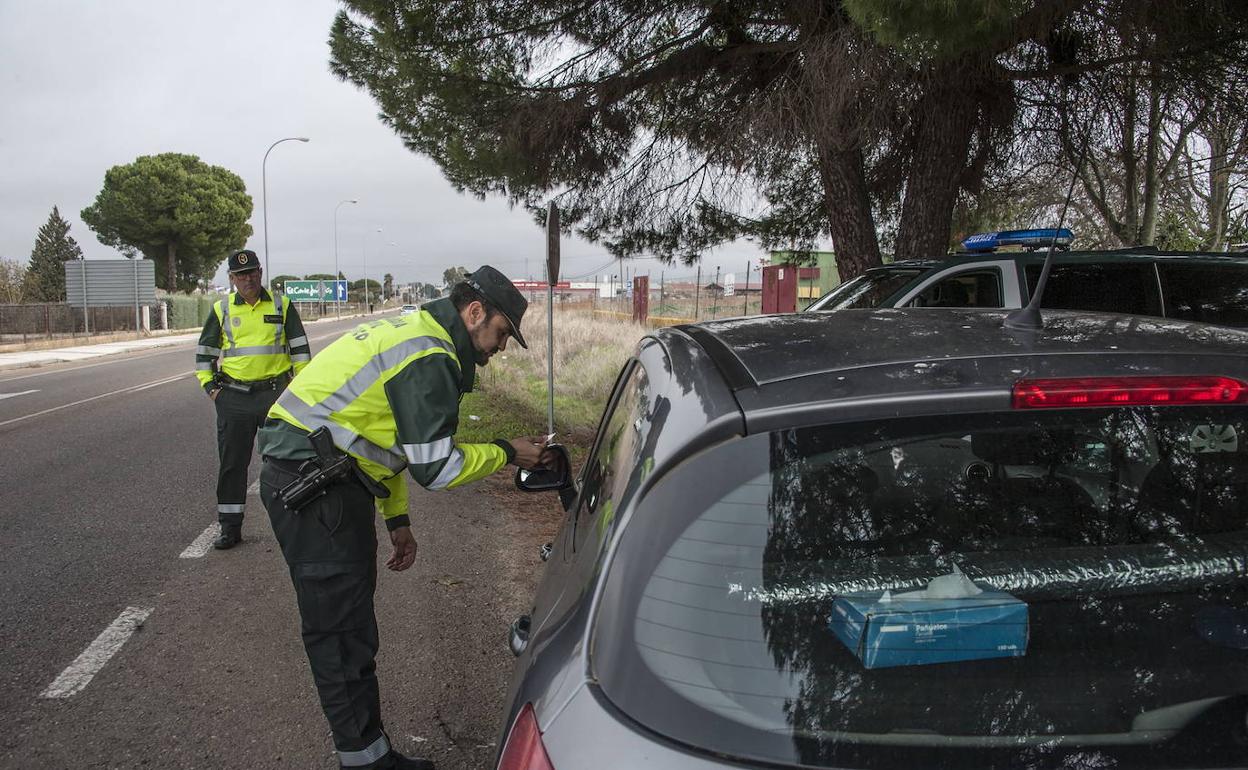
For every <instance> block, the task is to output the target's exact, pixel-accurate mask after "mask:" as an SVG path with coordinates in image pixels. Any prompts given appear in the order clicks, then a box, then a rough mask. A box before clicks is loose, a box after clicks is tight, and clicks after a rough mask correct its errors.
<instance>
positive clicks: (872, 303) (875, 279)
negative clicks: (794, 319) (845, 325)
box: [810, 268, 923, 310]
mask: <svg viewBox="0 0 1248 770" xmlns="http://www.w3.org/2000/svg"><path fill="white" fill-rule="evenodd" d="M921 273H923V268H914V269H903V268H897V269H892V268H890V269H887V270H871V271H869V272H867V273H864V274H863V275H860V276H858V277H857V278H855V279H853V280H851V281H848V282H846V283H845V284H844V285H843V286H840V287H838V288H837V289H835V290H834V291H832V292H831V293H830V294H828V295H827V296H826V297H824V298H823V299H821V300H819V301H818V302H816V303H815V304H813V305H811V307H810V309H811V310H847V309H850V308H869V307H879V306H880V305H881V304H882V303H883V302H884V300H886V299H888V298H889V297H891V296H892V295H893V294H895V293H897V291H898V290H899V289H901V287H903V286H905V285H906V284H907V283H909V282H910V281H912V280H913V279H914V278H915V277H916V276H918V275H920V274H921Z"/></svg>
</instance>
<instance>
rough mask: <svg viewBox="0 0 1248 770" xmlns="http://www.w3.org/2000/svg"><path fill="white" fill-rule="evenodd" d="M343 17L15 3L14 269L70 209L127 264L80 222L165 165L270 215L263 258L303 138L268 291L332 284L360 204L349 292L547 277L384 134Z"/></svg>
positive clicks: (97, 250)
mask: <svg viewBox="0 0 1248 770" xmlns="http://www.w3.org/2000/svg"><path fill="white" fill-rule="evenodd" d="M336 10H337V4H336V3H335V2H332V1H331V0H250V1H242V0H216V1H215V2H203V3H176V2H168V1H167V0H166V1H165V2H157V1H156V0H109V1H108V2H95V1H93V0H79V1H78V2H67V1H66V0H38V1H37V2H34V1H32V2H24V1H23V0H0V174H2V175H3V181H2V182H0V256H2V257H5V258H8V259H15V260H17V261H19V262H22V263H25V262H26V261H27V260H28V259H29V257H30V251H31V248H32V247H33V245H34V241H35V234H36V232H37V231H38V229H39V227H40V226H41V225H43V224H44V222H46V221H47V218H48V214H49V212H50V211H51V209H52V206H53V205H56V206H59V207H60V211H61V214H62V216H64V217H65V218H66V219H67V220H69V222H70V224H71V229H70V235H72V236H73V237H74V238H75V239H76V240H77V241H78V244H79V245H80V246H81V247H82V250H83V252H84V253H85V254H86V256H87V258H88V259H117V258H120V255H119V254H118V253H117V252H116V251H114V250H113V249H111V248H108V247H106V246H104V245H102V244H101V243H99V242H98V241H97V240H96V239H95V234H94V233H93V232H92V231H91V230H90V229H89V228H88V227H87V226H86V225H85V224H83V222H82V220H81V219H80V218H79V216H78V213H79V212H80V211H81V210H82V209H83V208H85V207H87V206H89V205H90V204H91V203H92V202H93V201H94V200H95V196H96V195H97V194H98V193H99V190H100V187H101V185H102V184H103V181H104V172H105V171H106V170H107V169H108V168H110V167H112V166H115V165H122V164H126V163H130V162H132V161H134V159H135V158H137V157H139V156H141V155H154V154H158V153H163V152H181V153H188V154H193V155H198V156H199V157H200V158H201V159H202V160H203V161H205V162H206V163H209V164H212V165H217V166H224V167H225V168H228V169H230V170H231V171H233V172H234V173H236V174H238V175H239V176H241V177H242V178H243V180H244V181H245V182H246V184H247V189H248V192H250V193H251V195H252V198H253V199H254V201H255V212H254V216H253V217H252V220H251V223H252V226H253V228H254V229H255V233H254V234H253V235H252V237H251V240H250V241H249V242H248V246H249V247H250V248H252V249H255V250H256V251H257V253H260V254H261V256H263V247H264V228H263V224H262V220H261V212H262V207H261V161H262V159H263V157H264V153H265V150H266V149H267V148H268V147H269V145H270V144H272V143H273V142H274V141H277V140H278V139H282V138H284V137H291V136H306V137H309V138H310V139H311V141H310V142H309V143H307V144H304V143H300V142H285V143H283V144H281V145H279V146H277V147H276V148H274V149H273V151H272V153H271V154H270V155H269V160H268V225H269V239H268V240H269V257H268V258H269V266H270V268H269V273H270V274H271V275H278V274H283V273H290V274H297V275H304V274H307V273H313V272H333V266H334V209H335V206H336V205H337V204H338V203H339V201H342V200H344V199H348V198H358V199H359V203H358V204H356V205H351V204H346V205H344V206H342V207H341V209H339V214H338V236H339V240H338V258H339V264H340V267H341V269H342V271H343V272H344V273H346V274H347V275H348V277H351V278H358V277H359V276H360V275H361V272H362V270H361V261H362V258H364V257H366V258H367V262H368V272H369V275H370V276H371V277H373V278H375V279H379V278H380V277H381V274H382V273H385V272H389V273H392V274H394V276H395V277H396V279H397V280H399V281H401V282H403V281H411V280H422V281H439V280H440V279H441V275H442V271H443V270H444V269H445V268H446V267H449V266H451V265H464V266H466V267H468V268H469V269H472V268H475V267H476V266H477V265H479V264H483V263H489V264H493V265H495V266H496V267H498V268H499V269H500V270H503V271H504V272H505V273H507V274H509V275H511V276H512V277H523V276H524V275H525V274H526V273H528V274H531V275H533V276H534V277H539V278H540V276H541V273H542V269H543V268H542V264H543V259H544V236H543V233H542V231H541V229H540V228H538V227H537V226H536V225H535V224H534V223H533V222H532V221H531V220H530V218H529V216H528V214H527V213H526V212H524V211H522V210H520V209H511V208H509V207H508V205H507V203H506V201H504V200H501V199H489V200H485V201H480V200H477V199H476V198H474V197H472V196H468V195H461V194H459V193H457V192H456V191H455V190H454V189H453V188H452V187H451V186H450V185H449V184H448V183H447V182H446V181H445V179H444V178H443V177H442V174H441V172H440V171H439V170H438V168H437V166H435V165H434V164H433V163H432V162H431V161H429V160H428V159H426V158H424V157H421V156H418V155H415V154H413V153H411V152H410V151H408V150H406V149H405V148H404V147H403V146H402V143H401V142H400V141H399V138H398V137H397V136H396V135H395V134H394V133H393V132H392V131H390V129H388V128H386V127H385V126H383V125H382V124H381V122H380V121H379V120H378V119H377V115H376V112H377V110H376V106H375V105H374V103H373V101H372V99H371V97H369V96H368V95H367V94H365V93H364V92H362V91H359V90H357V89H356V88H355V87H354V86H352V85H350V84H347V83H343V82H341V81H339V80H338V79H337V78H335V77H334V76H333V75H331V74H330V72H329V64H328V62H329V47H328V44H327V40H328V37H329V28H330V24H331V22H332V20H333V17H334V13H335V12H336ZM378 228H381V232H380V233H378V232H377V229H378ZM392 244H393V245H392ZM562 251H563V270H562V274H563V276H565V277H570V276H577V275H580V274H586V273H589V274H591V278H590V280H592V273H593V272H594V271H595V270H599V272H600V273H601V275H602V276H603V280H606V275H607V274H608V273H610V272H613V269H612V267H611V266H610V256H609V255H608V254H607V253H606V251H605V250H604V249H603V248H602V247H601V246H599V245H596V244H592V243H587V242H584V241H580V240H578V239H574V238H565V239H564V241H563V248H562ZM760 254H761V252H760V250H759V249H758V248H757V247H756V246H755V245H754V244H751V243H748V242H741V243H738V244H733V245H730V246H727V247H724V248H723V249H720V250H719V251H718V252H716V253H715V254H713V255H708V256H707V257H706V258H705V259H704V262H703V264H704V265H705V266H706V267H707V268H708V269H709V270H714V269H715V266H716V265H717V264H722V265H723V266H724V267H723V269H724V272H730V271H731V272H736V273H737V274H740V273H742V272H743V269H744V266H745V263H746V261H747V260H751V259H752V260H755V262H754V264H755V265H757V259H758V257H759V256H760ZM223 256H224V255H223ZM634 266H635V267H636V268H637V269H638V270H639V272H641V273H645V272H646V270H647V269H649V270H651V271H652V273H653V274H654V275H656V276H657V274H658V272H659V269H660V265H659V263H658V262H657V261H655V260H653V259H648V260H640V261H637V262H635V263H634ZM668 271H669V272H668V275H669V277H670V276H671V275H672V272H671V271H672V269H671V268H668ZM675 272H676V273H677V274H678V275H684V274H685V273H688V274H690V275H692V272H693V271H692V269H690V268H677V269H676V271H675ZM223 276H224V269H222V270H221V271H219V272H218V280H219V282H220V283H224V279H223Z"/></svg>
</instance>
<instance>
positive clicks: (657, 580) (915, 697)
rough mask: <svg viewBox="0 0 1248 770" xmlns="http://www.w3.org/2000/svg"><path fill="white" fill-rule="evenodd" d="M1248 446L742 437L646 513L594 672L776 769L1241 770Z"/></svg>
mask: <svg viewBox="0 0 1248 770" xmlns="http://www.w3.org/2000/svg"><path fill="white" fill-rule="evenodd" d="M1246 431H1248V408H1246V407H1242V406H1239V407H1217V408H1203V407H1179V408H1170V409H1158V408H1124V409H1104V410H1100V409H1097V410H1093V409H1085V410H1072V411H1064V412H1057V411H1046V412H1045V413H1038V412H1037V413H1021V412H1012V413H1004V414H973V415H972V414H953V415H945V416H939V417H928V418H922V417H910V418H906V419H898V420H877V421H871V422H867V423H861V424H841V425H833V426H828V427H824V428H810V429H799V430H783V431H777V432H773V433H770V434H759V435H753V436H746V437H743V438H740V439H737V440H734V441H731V442H728V443H725V444H721V445H719V446H718V447H715V448H712V449H710V450H708V451H705V452H703V453H701V454H699V455H697V456H695V457H693V458H690V459H689V460H687V461H686V462H684V463H682V464H680V465H678V466H676V467H675V468H674V469H673V470H672V471H670V472H668V473H667V474H666V475H665V476H664V477H663V478H661V479H660V480H659V481H658V482H657V483H656V484H655V485H654V486H653V487H651V488H649V490H648V491H647V493H646V495H645V496H644V498H643V499H642V500H640V501H639V502H638V503H637V507H636V508H635V509H634V512H633V514H632V516H631V518H630V520H629V524H628V527H627V529H626V530H625V531H624V532H623V533H622V536H621V539H620V542H619V547H618V549H617V550H616V552H615V555H614V557H613V561H612V565H611V567H610V573H609V574H608V575H607V577H606V585H605V586H604V592H603V594H602V599H601V602H600V606H599V610H598V615H597V619H596V622H595V628H594V630H593V650H594V651H593V661H592V666H593V671H594V675H595V676H596V677H597V679H598V681H599V682H600V683H601V686H602V688H603V693H604V694H605V695H606V696H607V698H609V699H610V700H611V701H612V702H613V703H614V704H615V705H616V706H617V707H619V708H620V709H622V710H623V711H624V712H625V713H627V714H628V715H629V716H630V717H631V718H632V719H634V720H636V721H638V722H639V723H641V724H642V725H643V726H645V727H646V728H648V729H651V730H654V731H657V732H659V733H660V734H663V735H666V736H668V737H670V738H672V739H674V740H676V741H678V742H680V743H683V744H686V745H692V746H700V747H704V748H706V749H707V750H712V751H714V752H715V753H716V754H717V755H721V756H722V755H728V756H731V757H735V758H736V759H739V760H740V761H741V762H743V763H745V764H751V766H752V765H753V764H766V765H769V766H770V765H785V766H788V765H801V766H803V767H806V766H819V767H845V768H848V767H852V768H892V767H920V766H921V767H926V768H948V769H949V770H952V769H953V768H968V769H969V768H989V767H991V768H1004V767H1027V768H1093V767H1096V768H1100V767H1105V768H1109V767H1119V768H1126V767H1131V768H1141V767H1144V768H1180V767H1182V768H1189V767H1197V766H1199V767H1233V766H1240V765H1242V762H1243V759H1244V757H1245V756H1248V754H1246V753H1245V747H1246V746H1248V570H1246V569H1245V568H1244V564H1245V563H1248V433H1246ZM886 592H887V594H886ZM913 592H919V593H913ZM869 618H874V619H873V620H871V619H869Z"/></svg>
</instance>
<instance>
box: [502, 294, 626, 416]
mask: <svg viewBox="0 0 1248 770" xmlns="http://www.w3.org/2000/svg"><path fill="white" fill-rule="evenodd" d="M545 316H546V308H545V307H544V306H542V305H534V306H533V307H532V309H531V310H530V312H529V314H528V316H527V318H526V323H525V332H526V335H525V336H526V338H527V341H528V343H529V349H528V350H525V349H524V348H521V347H520V346H519V345H516V344H514V342H513V343H512V344H511V345H509V346H508V347H507V352H506V353H504V354H501V355H498V356H495V357H494V360H493V361H491V362H490V365H489V366H487V367H485V368H484V369H482V370H481V373H480V380H479V384H480V390H481V392H482V394H483V395H487V396H489V397H490V398H491V399H498V400H500V401H503V402H507V403H509V404H511V405H515V406H516V407H519V408H523V409H526V410H527V409H529V408H530V407H531V408H532V410H533V413H534V414H535V415H537V416H538V417H540V420H539V422H540V424H545V415H546V398H547V396H546V350H547V346H546V329H545V326H546V324H545V321H546V318H545ZM646 331H647V330H646V329H645V328H644V327H642V326H640V325H638V324H634V323H631V322H628V321H617V320H609V319H604V318H602V317H600V316H595V315H594V314H593V313H591V312H589V311H588V310H587V309H578V310H558V309H557V310H556V311H555V425H556V429H557V431H558V432H559V433H560V435H567V434H572V435H578V434H582V433H584V432H585V431H592V430H593V429H594V428H595V427H596V426H597V423H598V418H599V417H600V416H601V414H602V409H603V406H604V405H605V404H606V400H607V397H608V396H609V395H610V394H611V386H612V385H613V384H614V383H615V377H616V375H617V374H618V373H619V371H620V367H621V366H623V365H624V362H625V361H627V360H628V357H629V356H630V355H632V353H633V349H634V347H635V346H636V344H637V341H638V340H639V339H641V337H642V336H643V335H644V334H645V333H646Z"/></svg>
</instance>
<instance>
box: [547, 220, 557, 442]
mask: <svg viewBox="0 0 1248 770" xmlns="http://www.w3.org/2000/svg"><path fill="white" fill-rule="evenodd" d="M558 281H559V207H558V206H556V205H555V202H554V201H551V202H550V207H549V209H548V210H547V212H546V394H547V396H548V401H547V405H546V432H547V433H550V434H554V432H555V284H556V283H558Z"/></svg>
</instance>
